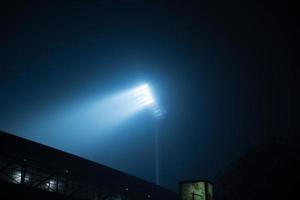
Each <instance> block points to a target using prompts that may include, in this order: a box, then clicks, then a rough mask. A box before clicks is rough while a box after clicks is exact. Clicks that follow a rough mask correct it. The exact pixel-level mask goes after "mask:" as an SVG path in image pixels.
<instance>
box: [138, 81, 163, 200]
mask: <svg viewBox="0 0 300 200" xmlns="http://www.w3.org/2000/svg"><path fill="white" fill-rule="evenodd" d="M134 98H135V99H136V103H137V106H138V108H139V109H144V108H149V109H150V110H151V113H152V116H153V117H154V119H160V118H162V116H163V114H164V112H163V111H162V109H161V108H160V106H159V105H158V103H157V102H156V101H155V98H154V95H153V93H152V90H151V88H150V87H149V85H148V84H143V85H141V86H139V87H137V88H136V89H134ZM154 138H155V147H154V149H155V182H156V184H157V185H159V144H158V140H159V136H158V124H157V123H155V131H154ZM148 198H150V197H148Z"/></svg>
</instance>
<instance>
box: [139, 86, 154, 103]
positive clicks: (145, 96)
mask: <svg viewBox="0 0 300 200" xmlns="http://www.w3.org/2000/svg"><path fill="white" fill-rule="evenodd" d="M134 97H135V99H136V101H137V104H138V106H139V107H145V106H150V105H152V104H154V102H155V101H154V98H153V95H152V93H151V90H150V88H149V86H148V85H147V84H144V85H142V86H140V87H138V88H136V89H135V90H134Z"/></svg>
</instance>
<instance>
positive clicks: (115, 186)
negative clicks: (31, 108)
mask: <svg viewBox="0 0 300 200" xmlns="http://www.w3.org/2000/svg"><path fill="white" fill-rule="evenodd" d="M0 199H1V200H5V199H43V200H47V199H88V200H101V199H109V200H127V199H129V200H130V199H132V200H135V199H140V200H141V199H148V200H149V199H154V200H162V199H163V200H169V199H170V200H177V199H179V196H178V195H177V194H176V193H175V192H172V191H169V190H167V189H164V188H162V187H159V186H157V185H154V184H151V183H149V182H146V181H144V180H141V179H139V178H137V177H134V176H131V175H128V174H125V173H123V172H120V171H117V170H115V169H112V168H109V167H106V166H103V165H100V164H98V163H95V162H92V161H89V160H86V159H83V158H80V157H77V156H75V155H71V154H68V153H65V152H63V151H59V150H57V149H53V148H50V147H48V146H44V145H41V144H38V143H35V142H32V141H29V140H26V139H23V138H20V137H17V136H14V135H11V134H8V133H5V132H2V131H0Z"/></svg>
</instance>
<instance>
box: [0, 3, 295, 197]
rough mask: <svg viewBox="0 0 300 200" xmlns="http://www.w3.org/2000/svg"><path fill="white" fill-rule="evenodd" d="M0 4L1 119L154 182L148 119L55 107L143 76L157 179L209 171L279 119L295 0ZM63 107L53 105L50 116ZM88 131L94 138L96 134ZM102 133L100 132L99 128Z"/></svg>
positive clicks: (279, 129) (173, 182) (284, 106)
mask: <svg viewBox="0 0 300 200" xmlns="http://www.w3.org/2000/svg"><path fill="white" fill-rule="evenodd" d="M8 2H9V3H3V2H2V3H1V6H0V11H1V18H0V27H1V31H0V37H1V43H0V55H1V59H0V69H1V71H0V97H1V98H0V113H1V115H0V129H1V130H3V131H7V132H11V133H14V134H16V135H19V136H21V137H25V138H28V139H31V140H34V141H37V142H41V143H43V144H46V145H50V146H52V147H55V148H59V149H61V150H64V151H67V152H70V153H73V154H76V155H79V156H83V157H85V158H88V159H91V160H94V161H96V162H99V163H101V164H104V165H108V166H110V167H113V168H116V169H119V170H122V171H125V172H127V173H129V174H132V175H135V176H138V177H141V178H143V179H146V180H148V181H151V182H154V169H153V167H154V154H153V152H154V148H153V145H154V142H153V126H154V123H155V122H153V120H152V119H151V118H150V117H149V116H148V115H147V113H141V114H138V115H136V116H134V117H132V118H130V119H128V120H127V121H126V122H123V123H122V124H121V125H119V124H118V125H115V127H111V130H109V131H108V132H109V133H110V135H109V136H108V134H106V136H102V135H104V134H105V133H104V132H105V131H106V130H101V128H99V129H97V130H95V129H93V130H90V129H86V127H87V126H88V122H89V121H91V120H95V119H91V118H92V117H95V116H90V117H89V115H85V116H82V119H79V120H78V123H76V125H74V124H66V123H64V119H65V118H64V117H66V116H68V115H72V113H73V112H77V111H76V109H77V108H78V107H80V108H82V109H84V108H85V107H84V106H85V102H88V101H89V100H91V99H97V98H99V100H100V99H101V98H100V97H103V98H104V96H105V95H110V94H116V93H118V92H119V91H122V90H126V89H128V88H131V87H132V86H135V85H137V84H139V83H141V82H148V83H150V84H151V85H152V86H153V88H154V90H155V92H156V95H157V96H158V97H159V102H160V104H161V105H162V106H163V108H164V109H165V110H166V111H167V112H166V116H165V118H164V119H163V120H162V121H160V122H159V134H160V136H159V137H160V138H159V143H160V156H161V157H160V158H161V161H160V173H161V176H160V179H161V185H162V186H164V187H167V188H169V189H172V190H175V191H176V190H177V188H178V181H181V180H189V179H208V180H211V181H215V180H216V178H217V176H218V174H219V173H220V171H222V170H224V169H225V168H226V167H227V166H228V165H229V164H230V162H231V161H232V160H234V159H236V158H237V157H239V156H241V155H242V154H243V152H245V151H246V150H247V149H248V148H250V147H252V146H254V145H256V144H259V143H261V142H262V141H264V140H265V139H267V138H271V137H273V136H276V135H281V134H283V133H285V132H286V131H287V130H288V128H289V118H288V115H289V111H288V107H289V84H290V82H291V79H292V77H293V75H292V72H291V71H292V66H293V65H294V61H293V59H294V57H293V56H295V54H294V51H295V48H296V44H295V40H294V38H295V36H296V35H297V34H296V33H297V31H298V26H297V23H296V10H297V9H296V7H294V8H293V9H291V8H292V6H288V5H283V4H276V3H275V2H272V1H271V2H264V1H259V3H254V1H249V2H245V1H242V2H243V3H241V2H240V1H237V2H228V1H226V3H224V2H223V1H220V2H211V1H210V3H207V2H202V1H195V2H186V1H185V3H183V2H177V1H141V0H139V1H126V3H125V1H63V2H62V1H23V2H18V3H16V2H15V3H14V2H11V1H8ZM61 113H63V114H61ZM95 133H99V136H97V135H95ZM100 135H101V136H100Z"/></svg>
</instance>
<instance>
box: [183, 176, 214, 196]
mask: <svg viewBox="0 0 300 200" xmlns="http://www.w3.org/2000/svg"><path fill="white" fill-rule="evenodd" d="M179 191H180V198H181V200H212V198H213V187H212V184H211V183H209V182H208V181H200V180H196V181H182V182H180V183H179Z"/></svg>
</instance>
